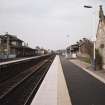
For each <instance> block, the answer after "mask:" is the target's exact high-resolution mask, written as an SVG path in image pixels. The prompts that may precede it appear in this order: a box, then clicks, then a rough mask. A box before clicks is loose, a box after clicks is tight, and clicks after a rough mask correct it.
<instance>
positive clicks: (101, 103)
mask: <svg viewBox="0 0 105 105" xmlns="http://www.w3.org/2000/svg"><path fill="white" fill-rule="evenodd" d="M61 63H62V67H63V72H64V76H65V79H66V83H67V87H68V91H69V95H70V97H71V101H72V105H105V84H104V83H102V82H100V81H99V80H97V79H96V78H94V77H93V76H91V75H90V74H88V73H87V72H85V71H84V70H83V69H81V68H80V67H78V66H76V65H74V64H73V63H71V62H70V61H68V60H67V59H65V58H62V57H61Z"/></svg>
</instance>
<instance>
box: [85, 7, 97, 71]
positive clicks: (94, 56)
mask: <svg viewBox="0 0 105 105" xmlns="http://www.w3.org/2000/svg"><path fill="white" fill-rule="evenodd" d="M84 8H88V9H91V8H93V7H92V6H89V5H84ZM93 68H94V70H96V54H95V39H94V40H93Z"/></svg>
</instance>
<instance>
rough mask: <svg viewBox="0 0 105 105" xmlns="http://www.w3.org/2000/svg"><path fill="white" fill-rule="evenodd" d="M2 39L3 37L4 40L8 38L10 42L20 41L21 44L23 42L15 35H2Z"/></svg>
mask: <svg viewBox="0 0 105 105" xmlns="http://www.w3.org/2000/svg"><path fill="white" fill-rule="evenodd" d="M3 37H4V38H7V37H9V38H10V40H14V41H21V42H23V40H21V39H19V38H17V37H16V36H15V35H10V34H5V35H3Z"/></svg>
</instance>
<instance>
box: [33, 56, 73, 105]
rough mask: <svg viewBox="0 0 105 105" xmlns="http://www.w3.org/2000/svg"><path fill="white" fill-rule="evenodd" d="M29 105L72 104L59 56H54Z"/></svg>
mask: <svg viewBox="0 0 105 105" xmlns="http://www.w3.org/2000/svg"><path fill="white" fill-rule="evenodd" d="M31 105H72V104H71V100H70V96H69V93H68V89H67V85H66V82H65V78H64V74H63V70H62V66H61V62H60V58H59V56H56V57H55V59H54V61H53V63H52V65H51V67H50V69H49V71H48V72H47V74H46V76H45V78H44V80H43V82H42V84H41V86H40V88H39V90H38V91H37V93H36V95H35V97H34V99H33V101H32V103H31Z"/></svg>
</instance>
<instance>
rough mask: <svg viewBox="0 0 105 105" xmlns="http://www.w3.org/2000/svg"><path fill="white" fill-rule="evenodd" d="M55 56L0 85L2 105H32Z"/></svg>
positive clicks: (0, 101)
mask: <svg viewBox="0 0 105 105" xmlns="http://www.w3.org/2000/svg"><path fill="white" fill-rule="evenodd" d="M53 59H54V56H51V57H48V58H46V59H45V60H43V61H41V62H40V63H38V64H37V65H35V66H32V67H31V68H29V69H28V70H26V71H24V72H22V73H20V74H19V75H17V76H15V77H14V78H11V79H9V80H8V81H6V82H4V83H2V84H0V105H30V103H31V101H32V98H33V97H34V95H35V93H36V92H37V90H38V88H39V86H40V84H41V82H42V80H43V78H44V77H45V75H46V73H47V71H48V69H49V67H50V65H51V63H52V61H53Z"/></svg>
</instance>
